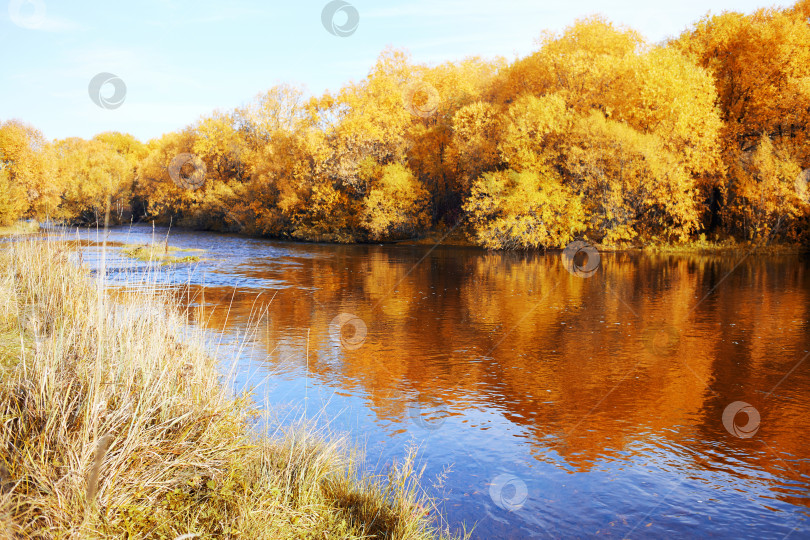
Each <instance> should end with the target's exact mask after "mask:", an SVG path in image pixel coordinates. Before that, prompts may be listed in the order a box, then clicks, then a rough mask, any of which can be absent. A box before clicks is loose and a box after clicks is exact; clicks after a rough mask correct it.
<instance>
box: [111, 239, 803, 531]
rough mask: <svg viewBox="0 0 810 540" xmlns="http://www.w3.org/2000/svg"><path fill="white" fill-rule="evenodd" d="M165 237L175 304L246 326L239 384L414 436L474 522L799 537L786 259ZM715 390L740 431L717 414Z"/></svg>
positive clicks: (388, 450) (400, 442) (382, 440)
mask: <svg viewBox="0 0 810 540" xmlns="http://www.w3.org/2000/svg"><path fill="white" fill-rule="evenodd" d="M120 234H123V233H120ZM128 234H132V233H128ZM113 240H115V237H114V238H113ZM175 243H177V245H180V246H181V247H197V246H204V247H207V248H208V249H209V250H210V255H211V260H209V261H206V262H204V263H202V264H201V265H199V266H195V267H194V268H193V269H185V270H175V271H174V272H176V275H175V278H173V279H175V281H178V282H183V283H188V284H190V288H189V290H188V297H187V298H188V300H189V303H190V304H191V305H192V306H193V308H194V309H192V310H191V311H190V313H191V322H192V323H194V324H198V325H200V326H203V327H205V328H207V329H208V330H210V331H212V332H215V333H219V334H229V333H230V334H232V333H233V332H234V331H235V330H237V329H240V330H244V329H245V328H247V327H248V325H249V324H250V323H251V322H253V323H254V324H255V330H256V333H255V340H254V342H253V343H252V345H253V346H254V349H253V350H252V353H251V358H252V361H253V362H254V363H253V364H251V365H252V366H253V369H254V371H253V372H251V377H250V380H248V381H247V382H248V383H250V382H254V383H255V382H256V381H259V380H265V379H268V380H270V381H272V383H273V385H272V386H273V387H272V388H270V389H265V390H264V391H265V399H268V400H269V401H270V402H272V403H278V402H282V401H284V400H287V401H297V400H301V399H302V398H303V397H304V396H306V398H307V399H308V400H312V402H313V403H316V402H317V406H316V408H320V410H321V411H322V414H323V415H324V416H325V417H328V418H333V417H334V418H337V417H340V418H342V422H343V423H342V424H340V423H339V422H338V423H337V425H341V426H343V427H345V428H346V429H348V430H350V431H351V432H353V433H354V434H356V435H359V436H362V437H364V438H365V440H366V441H367V443H368V446H369V451H370V453H372V454H373V453H374V452H377V455H374V456H372V457H373V458H374V459H388V458H390V457H391V456H395V455H397V453H398V452H401V450H402V448H403V446H404V444H405V442H406V440H408V439H409V438H416V439H417V440H419V442H420V443H421V445H422V446H421V447H422V451H423V455H424V456H425V459H426V460H427V463H428V471H429V473H438V472H440V471H441V470H442V468H443V467H444V466H445V465H448V464H451V463H452V464H453V467H454V468H453V471H452V472H451V473H450V475H449V476H448V481H447V485H446V490H447V493H446V495H447V505H446V508H445V511H446V512H447V514H448V516H449V517H450V519H451V522H454V523H458V522H460V521H462V520H465V521H467V522H468V523H472V522H475V521H478V522H479V525H478V529H477V531H476V537H479V538H526V537H546V536H570V535H575V536H592V535H600V536H609V537H627V536H629V537H642V536H694V535H715V536H719V537H735V538H741V537H758V538H762V537H779V538H781V537H783V536H784V535H785V534H788V533H790V532H791V531H792V530H793V529H794V528H797V529H798V530H797V531H795V532H793V533H792V534H793V535H794V537H796V538H798V537H801V536H806V535H810V528H808V525H807V522H806V516H807V507H808V505H809V502H808V485H809V484H810V451H808V450H807V447H806V444H805V443H804V436H805V434H806V433H807V431H808V427H810V414H809V413H810V407H809V406H808V404H807V397H808V392H809V390H810V361H807V362H804V361H803V360H804V359H805V358H807V355H808V351H809V350H810V328H808V320H809V319H810V317H809V316H808V306H810V302H808V300H809V299H808V294H809V293H810V275H809V274H808V272H807V263H806V260H805V259H803V258H802V257H800V256H780V257H748V258H745V257H743V256H742V255H739V256H727V255H724V256H714V255H701V256H680V255H679V256H665V255H646V254H637V253H633V254H629V253H617V254H613V253H603V254H601V266H600V268H599V270H598V272H597V273H596V274H595V275H594V276H593V277H590V278H587V279H583V278H582V277H578V276H576V275H573V274H572V273H570V272H568V271H566V268H565V266H564V265H563V264H562V263H561V260H560V256H559V255H556V254H555V255H542V254H512V253H487V252H482V251H479V250H468V249H461V248H438V249H435V250H429V249H428V248H423V247H405V246H386V247H380V246H324V245H303V244H284V243H278V242H263V241H257V240H245V239H241V238H238V237H225V236H216V237H214V236H213V235H205V234H199V233H181V234H179V235H178V236H176V237H175ZM123 264H124V265H126V264H131V263H123ZM183 272H185V274H183ZM183 275H185V277H182V278H178V276H183ZM130 279H131V277H130ZM257 362H258V364H257ZM257 365H260V366H261V367H260V368H257V367H256V366H257ZM317 396H320V401H317V399H318V398H317ZM737 401H742V402H745V403H747V404H749V405H750V406H751V407H753V408H754V409H755V410H756V412H757V413H758V414H759V417H760V419H759V424H758V429H757V430H756V432H755V434H754V435H753V436H751V437H740V436H735V434H734V433H732V432H730V431H729V430H728V429H727V427H725V426H724V423H723V414H724V411H726V408H727V407H728V406H729V405H730V404H732V403H733V402H737ZM323 411H325V414H324V412H323ZM733 420H734V422H736V424H732V425H739V426H743V427H744V426H745V424H746V422H747V419H746V414H744V413H740V414H738V415H737V416H736V417H734V418H733ZM504 478H508V479H509V481H505V480H504ZM524 489H525V492H526V493H525V496H524V494H523V491H522V490H524ZM493 490H495V492H497V493H499V494H500V495H498V496H497V497H495V496H492V493H493ZM503 493H506V495H503ZM510 501H511V502H510ZM514 501H519V502H520V504H518V503H516V502H514Z"/></svg>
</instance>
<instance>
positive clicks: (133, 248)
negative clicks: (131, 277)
mask: <svg viewBox="0 0 810 540" xmlns="http://www.w3.org/2000/svg"><path fill="white" fill-rule="evenodd" d="M121 252H122V253H123V254H124V255H126V256H127V257H132V258H133V259H138V260H140V261H146V262H159V263H161V264H175V263H187V262H198V261H200V257H199V255H186V256H184V257H178V256H176V255H175V254H177V253H201V252H202V250H200V249H181V248H178V247H173V246H170V245H168V244H160V245H158V244H151V245H141V244H139V245H126V246H124V247H123V249H122V250H121Z"/></svg>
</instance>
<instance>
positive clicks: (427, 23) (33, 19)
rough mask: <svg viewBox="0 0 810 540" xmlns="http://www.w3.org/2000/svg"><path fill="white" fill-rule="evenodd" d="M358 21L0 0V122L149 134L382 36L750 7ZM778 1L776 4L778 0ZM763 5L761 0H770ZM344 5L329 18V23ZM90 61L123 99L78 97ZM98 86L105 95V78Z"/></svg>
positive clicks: (316, 89) (645, 19)
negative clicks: (105, 103)
mask: <svg viewBox="0 0 810 540" xmlns="http://www.w3.org/2000/svg"><path fill="white" fill-rule="evenodd" d="M347 1H349V2H350V3H351V5H352V6H353V7H354V8H355V9H356V12H357V14H358V16H359V24H358V26H357V29H356V31H355V32H354V33H352V34H351V35H349V36H346V37H338V36H334V35H332V34H330V33H329V32H328V31H327V30H326V29H325V28H324V26H323V24H322V22H321V14H322V11H323V9H324V6H325V5H326V4H327V2H326V1H324V0H317V1H310V0H304V1H300V2H295V1H291V2H278V1H273V0H269V1H268V0H264V1H260V0H256V1H253V0H229V1H227V2H225V1H211V0H197V1H185V0H142V1H140V2H98V1H96V2H89V1H84V0H70V1H67V0H31V1H28V0H11V1H10V2H9V1H8V0H0V70H2V77H0V121H2V120H6V119H9V118H18V119H21V120H23V121H25V122H27V123H30V124H32V125H34V126H35V127H37V128H38V129H40V130H41V131H42V132H43V133H44V134H45V136H46V137H47V138H48V139H55V138H63V137H69V136H80V137H85V138H88V137H92V136H93V135H94V134H96V133H100V132H103V131H111V130H115V131H123V132H128V133H132V134H133V135H135V136H137V137H138V138H140V139H141V140H144V141H146V140H148V139H150V138H152V137H157V136H160V135H161V134H163V133H166V132H169V131H173V130H176V129H180V128H182V127H184V126H186V125H188V124H190V123H192V122H194V121H195V120H197V119H198V118H199V117H200V116H201V115H204V114H208V113H210V112H211V111H213V110H215V109H222V110H227V109H231V108H233V107H237V106H240V105H243V104H245V103H247V102H248V101H250V100H251V99H252V98H253V97H254V96H256V95H257V94H258V93H260V92H263V91H265V90H267V89H269V88H270V87H272V86H273V85H275V84H278V83H282V82H288V83H293V84H300V85H304V86H305V87H306V89H307V91H308V92H310V93H313V94H319V93H321V92H322V91H324V90H327V89H331V90H335V89H337V88H339V87H340V86H341V85H342V84H343V83H345V82H347V81H349V80H358V79H360V78H362V77H363V76H365V74H366V73H367V72H368V70H369V68H370V67H371V66H372V65H373V63H374V61H375V59H376V58H377V56H378V55H379V53H380V52H381V51H382V50H383V49H385V48H386V47H387V46H394V47H396V48H404V49H407V50H408V51H410V53H411V54H412V56H413V59H414V61H416V62H426V63H440V62H443V61H446V60H459V59H461V58H464V57H466V56H483V57H492V56H498V55H500V56H505V57H507V58H508V59H513V58H515V57H516V56H524V55H526V54H528V53H529V52H531V51H532V50H534V48H535V40H536V38H537V37H538V36H539V34H540V32H541V31H542V30H544V29H548V30H562V29H563V28H565V27H566V26H568V25H570V24H571V23H572V22H573V21H574V20H576V19H577V18H580V17H583V16H587V15H590V14H594V13H601V14H603V15H605V16H606V17H607V18H608V19H610V20H612V21H614V22H616V23H621V24H625V25H628V26H631V27H633V28H636V29H637V30H639V31H641V32H642V33H643V34H644V35H645V36H647V37H648V38H649V39H650V40H652V41H659V40H661V39H663V38H664V37H666V36H670V35H677V34H679V33H680V32H681V31H682V30H683V29H685V28H686V27H687V26H689V25H690V24H691V23H692V22H694V21H695V20H697V19H699V18H700V17H701V16H702V15H704V14H705V13H707V12H708V11H709V10H711V11H712V12H713V13H719V12H721V11H724V10H736V11H745V12H749V11H752V10H753V9H756V8H757V7H762V6H764V5H768V4H761V3H759V2H757V1H752V0H701V1H698V0H685V1H683V2H679V3H669V5H665V6H663V7H661V6H660V5H658V6H657V5H655V4H656V3H654V2H650V1H646V2H641V1H638V0H623V1H620V2H612V1H596V0H568V1H549V0H544V1H537V0H534V1H529V0H499V1H494V0H489V1H483V0H448V1H442V0H418V1H409V0H402V1H400V0H392V1H380V0H377V1H371V0H347ZM791 4H792V2H782V3H777V4H775V5H783V6H787V5H791ZM771 5H773V4H771ZM345 21H346V15H345V12H339V13H338V14H337V15H336V17H335V22H336V24H338V25H341V24H343V23H344V22H345ZM100 72H108V73H112V74H115V75H116V76H118V77H120V79H121V80H123V81H124V83H125V84H126V98H125V100H124V102H123V104H122V105H121V106H120V107H117V108H115V109H105V108H102V107H99V106H97V105H96V104H94V103H93V101H92V100H91V99H90V97H89V95H88V84H89V83H90V80H91V79H92V78H93V77H94V76H95V75H96V74H98V73H100ZM102 93H104V94H105V95H109V94H112V93H113V87H112V86H111V85H105V86H104V87H103V88H102Z"/></svg>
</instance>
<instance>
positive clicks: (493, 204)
mask: <svg viewBox="0 0 810 540" xmlns="http://www.w3.org/2000/svg"><path fill="white" fill-rule="evenodd" d="M464 209H465V211H466V212H467V213H468V216H469V220H470V222H471V224H472V227H473V230H474V238H475V240H476V241H477V242H478V243H480V244H481V245H482V246H484V247H487V248H492V249H528V248H553V247H562V246H565V245H566V244H567V243H568V242H570V241H571V240H573V239H574V237H575V236H576V235H577V233H579V232H581V231H584V230H585V215H584V213H583V206H582V201H581V199H580V197H579V196H578V195H577V194H576V193H575V192H574V191H573V190H572V189H570V188H568V187H566V186H564V185H563V184H562V183H561V182H560V179H559V178H557V177H555V176H554V174H553V173H552V172H551V171H548V170H545V171H543V172H535V171H531V172H515V171H511V170H508V171H502V172H492V173H484V174H483V175H482V176H481V177H480V178H479V179H478V180H477V181H476V182H475V183H474V184H473V186H472V194H471V195H470V197H469V198H468V199H467V201H466V202H465V203H464Z"/></svg>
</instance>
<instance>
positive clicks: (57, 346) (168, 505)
mask: <svg viewBox="0 0 810 540" xmlns="http://www.w3.org/2000/svg"><path fill="white" fill-rule="evenodd" d="M70 256H71V249H70V247H69V245H68V244H67V243H66V242H57V241H51V242H46V241H38V242H37V241H20V242H14V243H10V244H5V245H3V246H2V247H1V248H0V370H2V371H0V416H2V422H0V452H2V453H0V536H5V537H10V538H108V537H124V538H167V539H175V538H177V537H181V536H184V535H186V536H185V537H186V538H190V537H194V538H250V539H255V538H268V539H285V538H318V539H321V538H415V539H421V538H443V537H446V536H447V535H446V533H443V532H441V530H440V528H439V527H437V526H436V525H435V523H436V522H435V521H434V520H432V519H431V518H429V517H427V516H426V511H425V509H426V508H429V507H430V505H431V501H430V500H429V499H427V498H426V497H425V496H424V493H423V492H422V490H421V489H420V488H419V487H418V482H417V476H418V475H417V474H415V472H414V470H413V467H412V463H413V455H411V456H410V458H409V459H407V460H406V463H405V465H404V466H403V465H399V466H397V467H393V468H392V471H393V472H392V474H391V477H390V478H389V479H380V478H374V477H369V476H366V475H364V474H363V473H360V472H359V471H360V466H359V465H358V463H360V460H359V458H358V456H357V455H356V454H355V453H354V452H353V451H352V450H351V446H350V445H348V444H347V443H346V441H345V440H342V439H339V438H332V437H323V436H321V435H320V434H318V433H316V432H315V431H314V430H312V429H310V428H307V427H297V428H289V429H287V430H286V431H284V432H283V433H282V432H279V433H280V434H279V436H277V437H273V438H272V439H271V438H266V437H261V436H259V435H257V434H255V433H253V432H252V431H251V429H250V428H249V427H248V426H249V425H250V423H251V421H252V420H253V419H255V417H256V415H258V414H259V411H257V410H256V409H255V408H254V407H253V405H252V403H251V400H250V397H249V396H247V395H240V396H236V397H234V396H232V395H231V393H230V392H229V390H228V389H227V388H228V385H227V384H224V382H227V381H223V377H222V375H221V371H220V366H218V360H217V359H216V358H214V357H212V355H209V354H206V352H205V351H204V347H203V344H202V339H201V338H200V336H194V335H189V332H188V328H187V325H186V324H185V320H184V317H183V314H182V313H181V312H180V311H179V310H178V306H177V304H175V303H174V301H173V300H172V299H171V297H170V296H169V295H168V294H166V293H160V292H158V291H157V290H156V288H154V287H152V288H146V289H145V290H142V291H139V292H135V293H130V294H127V295H124V296H120V295H119V297H118V298H117V299H116V301H111V300H110V298H109V295H108V294H107V293H106V292H105V291H104V290H103V289H101V288H100V287H98V286H97V285H96V284H94V282H93V280H92V279H91V278H90V276H88V274H87V271H86V270H83V269H82V268H80V267H79V266H78V265H76V264H74V263H72V262H71V261H70V260H69V258H70ZM184 332H185V334H184ZM181 335H184V337H183V339H182V340H181V339H180V337H179V336H181Z"/></svg>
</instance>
